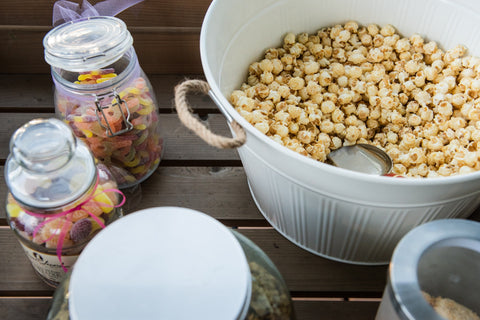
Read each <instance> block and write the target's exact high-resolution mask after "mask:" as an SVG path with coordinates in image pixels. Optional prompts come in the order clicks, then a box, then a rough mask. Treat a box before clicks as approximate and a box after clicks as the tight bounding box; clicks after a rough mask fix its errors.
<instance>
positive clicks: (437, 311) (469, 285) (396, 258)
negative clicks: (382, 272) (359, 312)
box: [375, 219, 480, 320]
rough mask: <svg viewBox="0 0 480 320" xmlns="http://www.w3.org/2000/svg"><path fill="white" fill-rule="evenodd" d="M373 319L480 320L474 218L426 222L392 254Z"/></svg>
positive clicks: (478, 240) (479, 226)
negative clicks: (469, 219)
mask: <svg viewBox="0 0 480 320" xmlns="http://www.w3.org/2000/svg"><path fill="white" fill-rule="evenodd" d="M375 319H376V320H460V319H462V320H463V319H468V320H480V223H478V222H475V221H468V220H461V219H443V220H437V221H433V222H428V223H425V224H423V225H420V226H418V227H416V228H415V229H413V230H411V231H410V232H409V233H407V234H406V235H405V236H404V237H403V238H402V240H401V241H400V242H399V243H398V245H397V247H396V248H395V251H394V253H393V256H392V260H391V262H390V269H389V277H388V283H387V286H386V288H385V291H384V293H383V298H382V302H381V303H380V307H379V309H378V312H377V316H376V318H375Z"/></svg>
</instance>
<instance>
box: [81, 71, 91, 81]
mask: <svg viewBox="0 0 480 320" xmlns="http://www.w3.org/2000/svg"><path fill="white" fill-rule="evenodd" d="M92 74H93V73H92ZM90 76H91V74H89V73H87V74H79V75H78V81H83V80H86V79H89V78H90Z"/></svg>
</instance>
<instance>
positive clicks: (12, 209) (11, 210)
mask: <svg viewBox="0 0 480 320" xmlns="http://www.w3.org/2000/svg"><path fill="white" fill-rule="evenodd" d="M22 211H23V210H22V208H20V206H19V205H18V204H16V203H9V204H7V212H8V214H9V216H10V217H11V218H16V217H18V215H19V214H20V212H22Z"/></svg>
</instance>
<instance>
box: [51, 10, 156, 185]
mask: <svg viewBox="0 0 480 320" xmlns="http://www.w3.org/2000/svg"><path fill="white" fill-rule="evenodd" d="M43 44H44V47H45V60H46V61H47V62H48V63H49V64H50V65H51V71H52V78H53V82H54V84H55V95H54V100H55V107H56V112H57V115H58V116H59V117H60V118H62V119H64V120H65V121H66V122H67V123H68V124H69V125H70V127H71V128H72V130H73V132H74V133H75V135H76V136H77V137H79V138H80V139H81V140H82V141H83V142H85V143H86V144H87V146H88V147H89V148H90V149H91V151H92V153H93V155H94V156H95V157H96V158H97V159H98V160H100V161H101V162H102V163H103V164H105V165H106V166H107V167H108V168H109V169H110V171H111V172H112V174H113V175H114V178H115V179H116V180H117V183H118V185H119V187H120V188H128V187H132V186H136V185H138V184H139V183H141V182H142V181H143V180H145V179H147V178H148V177H149V176H150V175H151V174H152V173H153V172H154V171H155V169H156V168H157V167H158V164H159V162H160V159H161V154H162V150H163V142H162V141H163V140H162V138H161V135H160V126H159V118H158V107H157V102H156V99H155V96H154V92H153V89H152V86H151V84H150V82H149V80H148V78H147V76H146V75H145V73H144V72H143V70H142V69H141V67H140V65H139V62H138V59H137V56H136V54H135V50H134V48H133V45H132V44H133V39H132V36H131V35H130V33H129V32H128V30H127V28H126V25H125V23H124V22H123V21H122V20H120V19H118V18H115V17H106V16H96V17H89V18H88V19H79V20H75V21H71V22H67V23H64V24H61V25H59V26H57V27H55V28H54V29H52V30H51V31H50V32H49V33H48V34H47V35H46V36H45V38H44V41H43Z"/></svg>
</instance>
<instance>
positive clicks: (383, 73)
mask: <svg viewBox="0 0 480 320" xmlns="http://www.w3.org/2000/svg"><path fill="white" fill-rule="evenodd" d="M466 51H467V50H466V48H465V47H464V46H462V45H458V46H456V47H454V48H452V49H449V50H446V51H443V50H442V49H440V48H439V46H438V45H437V43H435V42H434V41H428V42H427V41H426V40H425V39H424V38H422V37H421V36H420V35H418V34H414V35H412V36H410V37H409V38H406V37H401V36H400V35H399V34H398V33H397V32H396V30H395V28H394V27H393V26H391V25H386V26H383V27H379V26H377V25H374V24H371V25H368V26H359V25H358V24H357V23H356V22H354V21H350V22H347V23H346V24H345V25H335V26H333V27H327V28H322V29H320V30H319V31H318V32H316V33H315V34H307V33H300V34H298V35H295V34H293V33H288V34H286V35H285V36H284V39H283V45H282V47H279V48H270V49H267V50H266V52H265V56H264V58H263V59H262V60H260V61H259V62H254V63H252V64H251V65H250V67H249V75H248V77H247V79H246V82H245V83H243V84H242V86H241V88H240V89H239V90H235V91H233V92H232V93H231V96H230V102H231V103H232V105H233V106H234V107H235V109H236V110H237V111H238V112H239V113H240V114H241V115H242V116H243V117H244V118H245V119H246V120H247V121H249V122H250V123H251V124H252V125H253V126H254V127H255V128H257V129H258V130H259V131H260V132H262V133H264V134H266V135H267V136H269V137H270V138H272V139H273V140H274V141H276V142H278V143H280V144H282V145H284V146H286V147H287V148H289V149H291V150H294V151H296V152H299V153H301V154H303V155H305V156H308V157H311V158H313V159H316V160H319V161H325V160H326V159H327V155H328V153H330V152H331V151H332V150H335V149H338V148H340V147H341V146H344V145H352V144H356V143H370V144H373V145H376V146H377V147H380V148H382V149H383V150H385V151H386V152H387V153H388V154H389V155H390V157H391V158H392V159H393V163H394V165H393V172H394V173H395V174H399V175H404V176H409V177H439V176H450V175H457V174H465V173H470V172H473V171H477V170H480V162H479V161H478V160H479V156H480V149H479V147H480V96H479V95H480V59H479V58H476V57H472V56H466Z"/></svg>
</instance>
